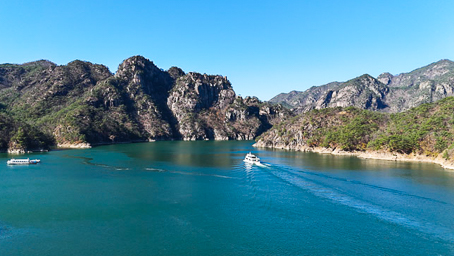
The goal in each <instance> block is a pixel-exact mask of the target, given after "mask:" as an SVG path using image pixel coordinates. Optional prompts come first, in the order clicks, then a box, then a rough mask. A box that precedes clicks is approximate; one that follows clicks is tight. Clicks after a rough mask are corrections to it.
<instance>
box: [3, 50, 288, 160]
mask: <svg viewBox="0 0 454 256" xmlns="http://www.w3.org/2000/svg"><path fill="white" fill-rule="evenodd" d="M0 114H1V115H0V121H2V124H4V126H2V133H1V134H0V150H6V149H8V150H9V151H16V152H24V151H26V150H30V149H34V150H36V149H48V148H49V147H50V146H52V145H57V146H61V147H89V146H90V145H92V144H103V143H115V142H130V141H147V140H148V141H152V140H173V139H183V140H202V139H217V140H228V139H238V140H244V139H253V138H255V137H256V136H257V135H259V134H261V133H262V132H264V131H266V130H267V129H269V128H270V127H271V126H272V125H273V124H274V123H276V122H279V121H281V120H283V119H284V118H285V117H287V116H288V115H289V111H287V110H286V109H285V108H283V107H282V106H279V105H277V106H272V105H271V104H268V103H263V102H260V101H259V100H258V99H256V98H250V97H247V98H245V99H243V98H241V97H239V96H236V94H235V92H234V90H233V88H232V86H231V84H230V82H229V81H228V80H227V78H226V77H223V76H219V75H215V76H213V75H206V74H199V73H194V72H190V73H187V74H186V73H185V72H184V71H183V70H181V69H179V68H177V67H172V68H170V69H169V70H167V71H164V70H162V69H160V68H158V67H157V66H156V65H154V63H153V62H151V61H149V60H148V59H146V58H144V57H141V56H134V57H131V58H129V59H127V60H125V61H124V62H123V63H121V64H120V65H119V68H118V70H117V72H116V73H115V74H112V73H111V72H110V71H109V70H108V68H107V67H105V66H103V65H96V64H92V63H88V62H83V61H73V62H71V63H69V64H67V65H62V66H58V65H56V64H54V63H52V62H49V61H37V62H31V63H26V64H22V65H15V64H3V65H0ZM3 120H5V121H3ZM18 134H19V135H20V136H19V135H18ZM16 137H20V138H22V139H21V140H17V139H16V142H14V139H15V138H16Z"/></svg>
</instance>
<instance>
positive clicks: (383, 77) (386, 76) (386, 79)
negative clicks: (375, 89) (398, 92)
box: [377, 72, 394, 85]
mask: <svg viewBox="0 0 454 256" xmlns="http://www.w3.org/2000/svg"><path fill="white" fill-rule="evenodd" d="M393 77H394V76H393V75H392V74H390V73H388V72H385V73H382V74H380V75H379V76H378V77H377V80H378V81H380V82H382V83H383V84H386V85H388V84H390V83H391V80H392V79H393Z"/></svg>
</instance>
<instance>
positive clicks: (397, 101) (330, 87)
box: [268, 59, 454, 113]
mask: <svg viewBox="0 0 454 256" xmlns="http://www.w3.org/2000/svg"><path fill="white" fill-rule="evenodd" d="M363 76H364V75H363ZM363 76H360V77H357V78H353V79H351V80H348V81H346V82H332V83H329V84H325V85H321V86H313V87H311V88H309V89H308V90H306V91H302V92H298V91H292V92H290V93H281V94H279V95H277V96H275V97H273V98H272V99H271V100H269V101H268V102H270V103H280V104H282V105H284V106H286V107H289V108H292V109H294V111H295V112H296V113H302V112H307V111H309V110H311V109H321V108H324V107H335V106H356V107H359V108H363V109H370V110H376V111H382V112H393V113H396V112H402V111H405V110H408V109H410V108H412V107H415V106H418V105H420V104H423V103H431V102H435V101H437V100H440V99H442V98H445V97H447V96H452V95H454V62H452V61H450V60H447V59H443V60H440V61H437V62H434V63H431V64H429V65H427V66H424V67H421V68H418V69H415V70H413V71H411V72H408V73H401V74H398V75H392V74H390V73H386V72H385V73H382V74H380V75H379V76H378V77H377V78H373V77H372V76H371V77H372V78H373V79H375V80H376V81H374V82H373V83H371V81H365V80H364V82H363V83H360V84H359V85H361V86H363V87H364V88H365V89H368V90H370V91H374V87H375V89H377V88H376V87H377V86H378V87H379V88H378V89H379V90H378V91H375V93H371V94H368V95H364V94H361V93H359V91H358V90H352V91H351V93H348V92H347V91H348V90H345V89H344V90H343V88H344V87H345V84H348V83H349V82H351V81H353V80H355V79H360V78H361V77H363ZM377 82H379V83H380V84H377ZM371 86H372V87H371ZM350 89H354V88H350ZM357 89H358V88H357ZM339 93H342V94H343V95H344V96H345V97H346V99H344V100H341V99H340V98H334V100H335V101H332V100H331V96H332V94H335V95H336V94H339ZM357 97H360V98H361V97H362V98H364V97H369V98H370V100H371V101H377V104H379V105H380V106H376V107H374V106H373V104H372V105H368V104H366V105H364V104H363V105H361V104H357V101H358V99H357ZM374 99H375V100H374ZM359 100H360V101H361V100H363V101H364V99H359Z"/></svg>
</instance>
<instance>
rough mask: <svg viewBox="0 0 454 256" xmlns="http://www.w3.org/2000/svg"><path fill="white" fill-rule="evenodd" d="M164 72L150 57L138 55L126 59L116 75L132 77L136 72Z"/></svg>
mask: <svg viewBox="0 0 454 256" xmlns="http://www.w3.org/2000/svg"><path fill="white" fill-rule="evenodd" d="M144 71H145V72H147V73H148V72H162V71H161V70H160V69H159V68H158V67H157V66H156V65H155V64H154V63H153V62H152V61H150V60H149V59H147V58H145V57H143V56H140V55H136V56H132V57H130V58H128V59H126V60H124V61H123V62H122V63H121V64H120V65H119V66H118V70H117V72H116V73H115V77H118V78H126V79H132V78H133V76H134V74H136V73H138V72H144Z"/></svg>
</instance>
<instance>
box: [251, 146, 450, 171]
mask: <svg viewBox="0 0 454 256" xmlns="http://www.w3.org/2000/svg"><path fill="white" fill-rule="evenodd" d="M252 146H253V147H256V148H273V149H284V150H292V151H301V152H314V153H319V154H332V155H338V156H356V157H358V158H361V159H376V160H386V161H404V162H421V163H433V164H438V165H441V167H443V168H444V169H446V170H448V171H452V172H454V162H452V161H449V160H445V159H443V158H442V157H441V155H442V154H438V156H436V157H432V156H426V155H419V154H401V153H397V152H388V151H384V150H382V151H375V150H368V151H343V150H340V149H332V148H322V147H307V146H299V147H294V146H292V147H290V146H283V145H273V146H267V145H264V143H262V142H256V143H255V144H253V145H252Z"/></svg>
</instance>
